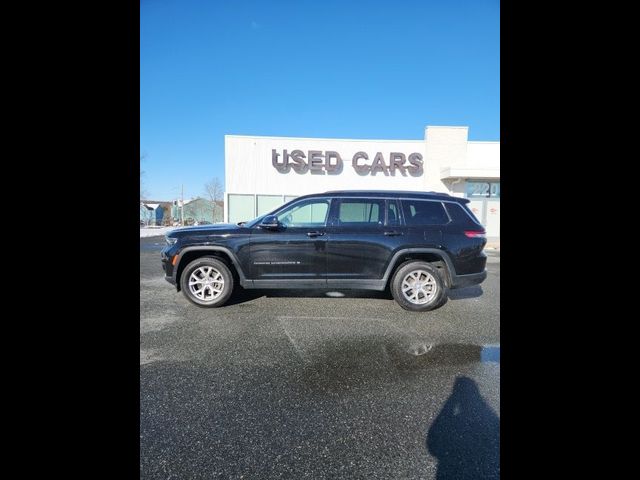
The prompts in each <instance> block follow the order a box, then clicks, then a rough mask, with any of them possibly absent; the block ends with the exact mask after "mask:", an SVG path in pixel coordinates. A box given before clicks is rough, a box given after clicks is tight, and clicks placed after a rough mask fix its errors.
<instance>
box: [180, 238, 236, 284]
mask: <svg viewBox="0 0 640 480" xmlns="http://www.w3.org/2000/svg"><path fill="white" fill-rule="evenodd" d="M196 250H199V251H209V252H224V253H226V254H227V255H228V256H229V258H230V259H231V262H232V263H233V266H234V267H235V269H236V271H237V272H238V277H239V278H240V285H241V286H242V287H247V286H248V281H247V279H246V277H245V276H244V272H243V271H242V268H241V267H240V262H239V261H238V257H236V254H235V253H233V252H232V251H231V250H229V249H228V248H227V247H219V246H217V245H203V246H196V247H185V248H183V249H182V250H180V253H178V259H177V260H176V264H175V265H174V267H173V273H172V277H173V281H174V285H175V286H176V288H177V289H178V290H180V283H179V282H178V281H177V280H178V279H177V278H176V275H177V273H178V270H179V267H180V262H181V261H182V257H183V255H184V254H185V253H187V252H193V251H196Z"/></svg>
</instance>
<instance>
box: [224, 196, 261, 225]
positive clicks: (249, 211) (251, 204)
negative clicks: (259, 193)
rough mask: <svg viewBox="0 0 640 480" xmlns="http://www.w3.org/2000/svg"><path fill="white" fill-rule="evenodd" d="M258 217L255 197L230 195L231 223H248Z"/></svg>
mask: <svg viewBox="0 0 640 480" xmlns="http://www.w3.org/2000/svg"><path fill="white" fill-rule="evenodd" d="M256 216H257V215H256V212H255V197H254V196H253V195H238V194H229V223H238V222H247V221H249V220H252V219H254V218H255V217H256Z"/></svg>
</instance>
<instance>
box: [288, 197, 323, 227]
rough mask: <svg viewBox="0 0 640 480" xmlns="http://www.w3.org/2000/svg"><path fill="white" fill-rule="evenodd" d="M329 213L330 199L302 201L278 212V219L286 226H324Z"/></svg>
mask: <svg viewBox="0 0 640 480" xmlns="http://www.w3.org/2000/svg"><path fill="white" fill-rule="evenodd" d="M327 213H329V200H310V201H308V202H300V203H296V204H294V205H291V206H290V207H288V208H286V209H285V210H283V211H282V212H279V213H278V214H277V217H278V221H280V223H282V224H283V225H284V226H286V227H319V226H324V225H325V224H326V221H327Z"/></svg>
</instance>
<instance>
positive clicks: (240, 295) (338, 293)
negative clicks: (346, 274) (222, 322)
mask: <svg viewBox="0 0 640 480" xmlns="http://www.w3.org/2000/svg"><path fill="white" fill-rule="evenodd" d="M261 297H267V298H281V297H291V298H378V299H382V300H393V297H392V296H391V293H390V292H388V291H382V292H380V291H376V290H336V289H312V290H305V289H290V290H287V289H281V290H280V289H279V290H276V289H267V290H259V289H252V288H251V289H244V288H238V289H237V290H236V291H234V292H233V294H232V295H231V298H229V300H228V301H227V303H226V305H237V304H241V303H245V302H250V301H251V300H255V299H257V298H261Z"/></svg>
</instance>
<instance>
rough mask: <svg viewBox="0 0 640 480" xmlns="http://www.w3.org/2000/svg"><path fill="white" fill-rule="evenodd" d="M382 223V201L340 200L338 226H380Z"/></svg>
mask: <svg viewBox="0 0 640 480" xmlns="http://www.w3.org/2000/svg"><path fill="white" fill-rule="evenodd" d="M383 223H384V200H367V199H343V200H340V205H339V206H338V225H345V224H348V225H382V224H383Z"/></svg>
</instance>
